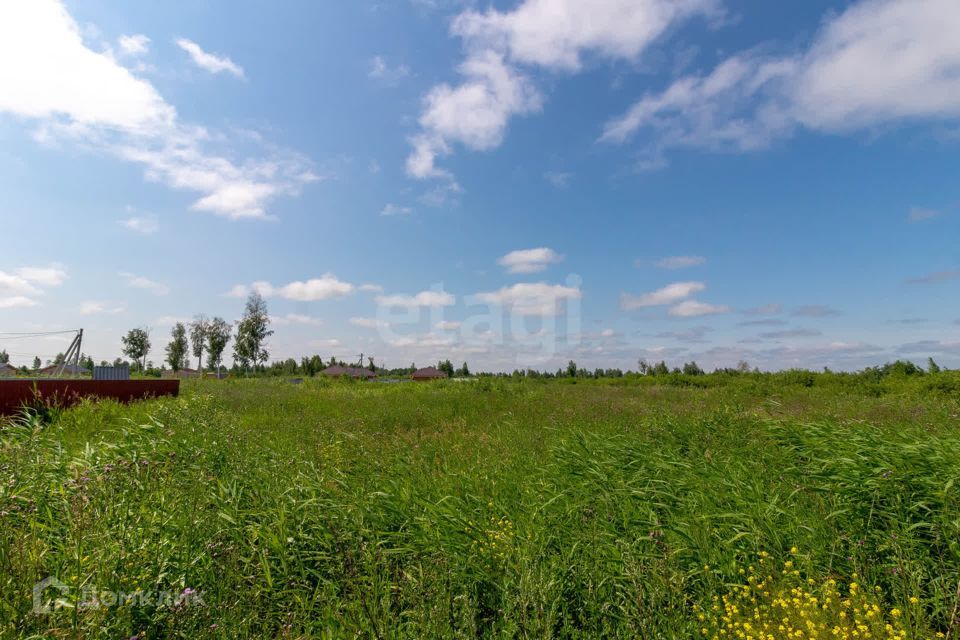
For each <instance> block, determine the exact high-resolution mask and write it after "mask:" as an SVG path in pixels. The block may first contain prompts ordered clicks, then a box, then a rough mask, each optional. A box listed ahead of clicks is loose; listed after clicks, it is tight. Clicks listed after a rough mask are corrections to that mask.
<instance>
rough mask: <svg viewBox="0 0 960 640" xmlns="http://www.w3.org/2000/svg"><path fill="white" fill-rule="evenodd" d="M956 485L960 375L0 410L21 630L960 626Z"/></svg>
mask: <svg viewBox="0 0 960 640" xmlns="http://www.w3.org/2000/svg"><path fill="white" fill-rule="evenodd" d="M958 476H960V378H958V377H957V374H956V373H955V372H944V373H941V374H928V375H926V376H917V377H904V378H898V377H896V376H892V377H887V378H884V379H877V380H864V379H862V378H861V377H857V376H839V375H832V374H803V375H796V374H793V375H787V374H782V375H762V374H743V375H728V376H724V375H720V374H714V375H709V376H699V377H690V378H687V377H685V376H672V377H670V378H667V379H655V378H650V377H643V378H641V377H632V376H628V377H626V378H618V379H607V380H554V381H539V380H510V379H489V378H488V379H479V380H473V381H469V382H458V381H447V382H440V383H430V384H412V383H408V384H380V383H349V382H340V381H323V380H313V379H308V380H306V381H305V382H304V383H303V384H290V383H288V382H286V381H284V380H279V379H277V380H270V379H250V380H227V381H202V382H199V381H187V382H185V383H184V385H183V388H182V393H181V396H180V397H179V398H168V399H161V400H154V401H148V402H142V403H137V404H132V405H128V406H121V405H117V404H113V403H110V402H102V403H90V404H84V405H81V406H78V407H76V408H74V409H70V410H67V411H63V412H61V413H58V414H57V415H53V416H49V417H44V418H42V419H41V417H37V416H35V417H28V416H21V417H18V418H16V419H13V420H9V421H7V422H6V423H4V424H3V426H2V427H0V517H2V519H0V523H2V528H0V637H3V638H17V637H22V638H130V637H133V636H136V637H140V638H238V637H257V638H384V639H385V638H475V637H484V638H517V637H523V638H605V637H611V638H695V637H711V638H712V637H719V638H724V637H731V638H736V637H742V638H747V637H751V638H786V637H798V638H799V637H803V638H808V637H819V638H837V637H847V638H853V637H857V638H861V637H874V638H878V637H882V638H887V637H906V638H935V637H948V638H958V637H960V622H958V605H960V483H958V482H957V480H958ZM50 576H52V577H54V578H56V580H58V581H59V583H61V584H62V585H65V586H63V587H62V588H59V589H58V588H47V589H44V590H42V592H41V593H40V595H39V604H40V605H41V608H40V609H39V610H35V604H36V603H35V602H34V600H35V599H34V597H33V586H34V584H35V583H37V582H38V581H40V580H42V579H44V578H47V577H50ZM91 594H92V595H93V596H95V599H94V600H91ZM131 594H133V595H131ZM138 594H139V595H138Z"/></svg>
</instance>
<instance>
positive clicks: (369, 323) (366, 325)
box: [350, 317, 390, 329]
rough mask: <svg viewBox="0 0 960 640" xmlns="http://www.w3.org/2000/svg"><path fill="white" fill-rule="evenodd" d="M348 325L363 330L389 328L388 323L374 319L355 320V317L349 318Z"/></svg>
mask: <svg viewBox="0 0 960 640" xmlns="http://www.w3.org/2000/svg"><path fill="white" fill-rule="evenodd" d="M350 324H352V325H353V326H355V327H361V328H363V329H378V328H380V327H388V326H390V325H389V324H388V323H386V322H382V321H380V320H377V319H376V318H357V317H353V318H350Z"/></svg>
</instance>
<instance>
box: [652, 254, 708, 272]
mask: <svg viewBox="0 0 960 640" xmlns="http://www.w3.org/2000/svg"><path fill="white" fill-rule="evenodd" d="M706 262H707V259H706V258H704V257H703V256H670V257H669V258H662V259H660V260H657V266H658V267H660V268H661V269H687V268H689V267H699V266H700V265H702V264H705V263H706Z"/></svg>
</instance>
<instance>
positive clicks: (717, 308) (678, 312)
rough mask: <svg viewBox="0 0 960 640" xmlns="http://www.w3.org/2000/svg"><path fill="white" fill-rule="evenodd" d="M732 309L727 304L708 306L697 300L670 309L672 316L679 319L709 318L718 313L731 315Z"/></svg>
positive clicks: (687, 301)
mask: <svg viewBox="0 0 960 640" xmlns="http://www.w3.org/2000/svg"><path fill="white" fill-rule="evenodd" d="M731 311H732V309H731V308H730V307H728V306H727V305H725V304H720V305H716V304H707V303H706V302H699V301H697V300H685V301H684V302H681V303H680V304H678V305H676V306H674V307H671V308H670V311H669V313H670V315H671V316H675V317H677V318H694V317H697V316H709V315H714V314H717V313H730V312H731Z"/></svg>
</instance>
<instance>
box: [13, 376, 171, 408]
mask: <svg viewBox="0 0 960 640" xmlns="http://www.w3.org/2000/svg"><path fill="white" fill-rule="evenodd" d="M179 393H180V381H179V380H83V379H76V380H73V379H67V378H61V379H46V380H43V379H37V380H29V379H20V380H18V379H14V380H0V415H5V414H11V413H16V412H17V411H18V410H19V409H20V408H21V407H23V406H24V405H35V404H37V403H38V402H42V403H45V404H48V405H54V406H59V407H69V406H70V405H73V404H76V403H77V402H79V401H80V400H82V399H83V398H110V399H112V400H117V401H119V402H130V401H132V400H142V399H144V398H152V397H155V396H176V395H178V394H179Z"/></svg>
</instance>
